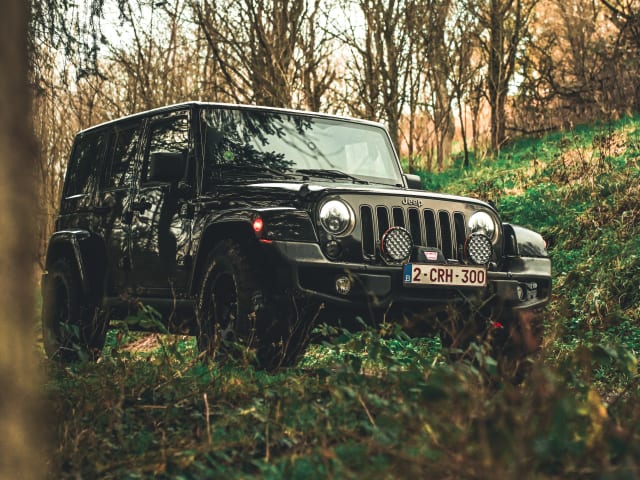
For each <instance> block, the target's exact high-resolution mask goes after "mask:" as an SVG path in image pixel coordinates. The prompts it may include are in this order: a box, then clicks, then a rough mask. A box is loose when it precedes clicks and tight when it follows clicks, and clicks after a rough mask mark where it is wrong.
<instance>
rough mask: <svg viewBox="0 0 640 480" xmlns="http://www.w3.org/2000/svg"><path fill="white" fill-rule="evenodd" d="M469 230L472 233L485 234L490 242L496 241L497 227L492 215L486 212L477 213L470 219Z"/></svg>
mask: <svg viewBox="0 0 640 480" xmlns="http://www.w3.org/2000/svg"><path fill="white" fill-rule="evenodd" d="M469 230H471V233H483V234H484V235H486V236H487V237H489V239H490V240H494V239H495V234H496V230H497V227H496V224H495V222H494V221H493V218H492V217H491V215H489V214H488V213H486V212H476V213H474V214H473V215H471V218H469Z"/></svg>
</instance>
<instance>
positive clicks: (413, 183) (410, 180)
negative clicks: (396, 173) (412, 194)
mask: <svg viewBox="0 0 640 480" xmlns="http://www.w3.org/2000/svg"><path fill="white" fill-rule="evenodd" d="M404 179H405V180H406V181H407V186H408V187H409V188H411V189H413V190H422V179H421V178H420V176H419V175H413V174H412V173H405V174H404Z"/></svg>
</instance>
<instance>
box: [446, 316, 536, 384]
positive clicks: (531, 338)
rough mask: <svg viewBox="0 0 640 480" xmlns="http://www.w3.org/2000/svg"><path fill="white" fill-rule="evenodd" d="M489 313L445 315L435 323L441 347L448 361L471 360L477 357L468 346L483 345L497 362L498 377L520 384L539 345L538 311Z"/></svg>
mask: <svg viewBox="0 0 640 480" xmlns="http://www.w3.org/2000/svg"><path fill="white" fill-rule="evenodd" d="M490 310H491V311H484V312H480V311H473V312H466V313H461V312H458V311H455V312H453V311H451V312H448V313H449V314H448V315H447V316H446V320H442V321H441V322H440V324H439V327H440V339H441V342H442V345H443V347H445V348H447V349H448V350H449V355H450V357H451V358H452V359H461V358H469V359H471V360H473V361H477V357H476V355H475V351H474V350H473V349H471V348H470V346H471V344H472V343H473V342H475V343H476V344H478V345H484V346H485V347H486V348H487V350H486V353H487V354H489V355H490V356H491V357H492V358H493V359H494V360H495V361H496V363H497V369H498V374H499V375H500V376H501V377H502V378H503V379H505V380H508V381H509V382H511V383H514V384H519V383H522V381H523V380H524V379H525V378H526V376H527V374H528V372H529V370H530V369H531V360H532V358H534V357H535V356H536V355H537V354H538V352H539V351H540V348H541V345H542V340H543V333H544V332H543V330H544V321H543V315H542V310H522V311H518V310H515V311H510V310H503V309H497V308H493V309H490Z"/></svg>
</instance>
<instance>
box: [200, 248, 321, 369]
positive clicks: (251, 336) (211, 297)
mask: <svg viewBox="0 0 640 480" xmlns="http://www.w3.org/2000/svg"><path fill="white" fill-rule="evenodd" d="M265 285H266V279H265V278H264V276H263V272H261V271H260V269H259V268H258V267H257V262H256V261H252V260H251V259H250V257H249V255H248V253H247V251H246V250H245V249H243V248H242V247H241V246H240V244H238V243H237V242H235V241H232V240H225V241H222V242H220V243H218V244H217V245H216V246H215V247H214V249H213V250H212V252H211V254H210V255H209V260H208V262H207V268H206V271H205V273H204V276H203V279H202V285H201V288H200V294H199V298H198V303H197V312H196V318H197V322H198V330H199V332H198V348H199V349H200V350H201V351H202V352H205V353H206V354H207V355H209V356H214V357H217V358H220V359H221V360H224V359H226V358H228V357H235V358H239V357H240V358H241V357H243V356H245V357H246V358H249V359H251V360H253V361H254V362H255V364H256V366H258V367H260V368H265V369H273V368H277V367H279V366H287V365H292V364H293V363H295V361H296V360H297V359H298V358H299V357H300V355H302V353H303V352H304V349H305V348H306V346H307V344H308V342H309V336H310V330H311V327H312V325H313V321H312V319H309V318H307V317H306V315H305V313H306V312H304V311H303V310H302V309H300V308H298V304H297V302H296V301H295V299H294V298H293V296H292V295H286V294H281V295H274V294H273V293H272V292H270V291H268V290H267V289H266V288H265Z"/></svg>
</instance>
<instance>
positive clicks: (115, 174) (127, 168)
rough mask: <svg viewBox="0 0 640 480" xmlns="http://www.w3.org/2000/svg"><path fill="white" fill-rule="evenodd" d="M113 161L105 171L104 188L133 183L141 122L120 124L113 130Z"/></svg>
mask: <svg viewBox="0 0 640 480" xmlns="http://www.w3.org/2000/svg"><path fill="white" fill-rule="evenodd" d="M113 136H114V140H113V151H112V155H111V161H110V162H109V164H108V165H107V168H106V169H105V172H104V181H103V188H105V189H109V188H120V187H128V186H129V185H131V182H132V181H133V176H134V171H135V170H134V168H135V161H134V160H135V156H136V151H137V149H138V143H139V141H140V123H136V124H132V125H128V126H124V127H123V126H118V125H116V126H115V128H114V132H113Z"/></svg>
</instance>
